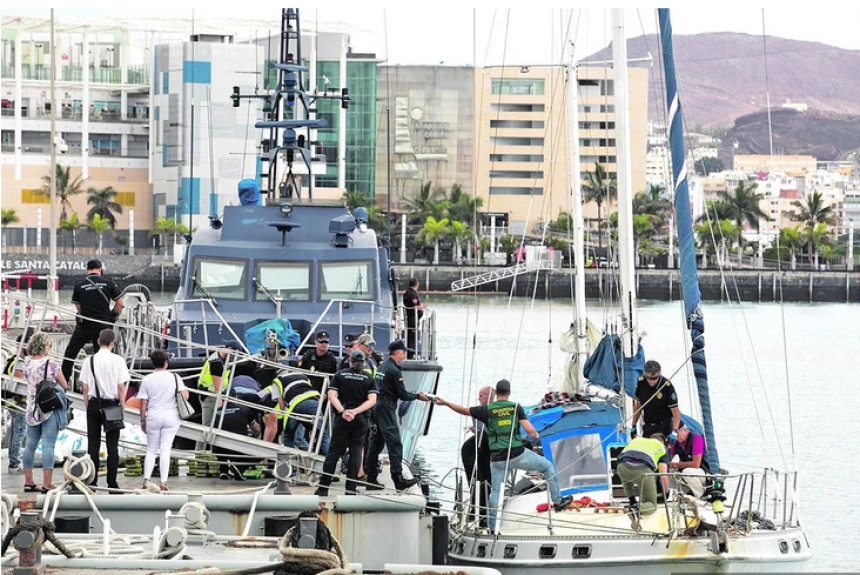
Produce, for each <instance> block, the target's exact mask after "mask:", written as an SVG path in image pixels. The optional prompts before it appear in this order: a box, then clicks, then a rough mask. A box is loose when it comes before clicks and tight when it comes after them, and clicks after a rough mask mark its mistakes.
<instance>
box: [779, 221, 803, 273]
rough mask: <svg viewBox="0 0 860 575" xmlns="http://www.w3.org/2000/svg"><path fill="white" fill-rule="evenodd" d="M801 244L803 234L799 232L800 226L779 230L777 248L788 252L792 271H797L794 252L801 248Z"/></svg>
mask: <svg viewBox="0 0 860 575" xmlns="http://www.w3.org/2000/svg"><path fill="white" fill-rule="evenodd" d="M803 244H804V240H803V233H802V232H801V231H800V225H797V226H794V227H793V228H782V229H781V230H779V246H780V247H781V248H786V249H787V250H788V253H789V256H790V258H791V269H792V270H796V269H797V257H796V252H797V250H799V249H801V248H802V247H803Z"/></svg>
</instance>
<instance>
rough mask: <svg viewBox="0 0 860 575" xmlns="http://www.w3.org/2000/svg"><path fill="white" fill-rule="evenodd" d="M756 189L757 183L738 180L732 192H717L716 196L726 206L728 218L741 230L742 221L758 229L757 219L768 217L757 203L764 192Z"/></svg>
mask: <svg viewBox="0 0 860 575" xmlns="http://www.w3.org/2000/svg"><path fill="white" fill-rule="evenodd" d="M757 189H758V184H757V183H755V182H753V183H752V184H750V185H746V184H745V183H744V182H738V185H737V187H735V189H734V192H728V191H724V190H720V191H719V192H717V196H718V197H719V198H720V200H722V202H723V203H724V204H725V206H726V209H727V211H728V216H729V218H730V219H731V220H732V221H734V222H735V225H736V226H737V227H738V228H740V229H741V230H743V228H744V223H748V224H749V225H750V226H751V227H753V228H755V229H758V227H759V220H760V219H762V218H767V217H768V216H767V214H766V213H764V211H762V209H761V206H760V205H759V202H761V200H762V199H764V194H762V193H760V192H757V191H756V190H757Z"/></svg>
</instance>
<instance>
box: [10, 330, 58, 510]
mask: <svg viewBox="0 0 860 575" xmlns="http://www.w3.org/2000/svg"><path fill="white" fill-rule="evenodd" d="M50 351H51V340H49V339H48V336H46V335H45V334H44V333H36V334H34V335H33V337H31V338H30V341H29V342H28V343H27V359H25V360H24V365H23V366H22V369H21V372H22V375H23V377H24V379H25V380H26V381H27V409H26V422H27V446H26V447H25V448H24V491H41V492H42V493H47V492H48V491H49V490H51V489H54V484H53V483H52V481H53V479H54V444H55V443H56V442H57V435H58V434H59V433H60V430H61V429H63V428H65V427H66V423H68V422H67V420H66V405H64V406H63V407H62V408H59V409H54V410H52V411H48V412H43V411H42V410H41V409H39V405H38V403H37V401H36V389H37V388H38V387H39V383H40V382H41V381H43V380H48V381H53V382H55V385H59V386H60V387H61V388H62V389H63V390H66V389H67V384H66V378H65V377H63V372H62V370H61V368H60V365H59V364H58V363H57V362H56V361H54V360H52V359H51V358H50V357H48V354H49V353H50ZM63 397H64V396H63ZM40 441H41V442H42V486H41V487H37V486H36V481H35V480H34V479H33V465H34V463H35V459H36V447H37V446H38V445H39V442H40Z"/></svg>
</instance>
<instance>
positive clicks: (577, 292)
mask: <svg viewBox="0 0 860 575" xmlns="http://www.w3.org/2000/svg"><path fill="white" fill-rule="evenodd" d="M574 58H575V54H574V50H573V47H572V46H571V50H570V66H569V69H568V73H567V102H568V106H569V112H568V120H567V123H568V131H569V132H570V186H571V191H570V193H571V204H572V211H573V213H572V214H571V219H572V220H573V224H572V226H573V230H572V231H573V258H574V259H573V261H574V273H575V276H574V282H573V297H574V300H575V301H576V320H575V325H576V387H577V391H581V390H582V387H583V386H584V385H585V376H584V375H583V374H582V367H583V365H585V360H586V359H587V358H588V349H587V341H586V333H587V332H586V323H587V320H586V317H585V230H584V224H583V216H582V173H581V169H580V165H579V100H578V97H577V95H578V92H579V89H578V88H579V82H578V80H577V76H576V64H575V62H574Z"/></svg>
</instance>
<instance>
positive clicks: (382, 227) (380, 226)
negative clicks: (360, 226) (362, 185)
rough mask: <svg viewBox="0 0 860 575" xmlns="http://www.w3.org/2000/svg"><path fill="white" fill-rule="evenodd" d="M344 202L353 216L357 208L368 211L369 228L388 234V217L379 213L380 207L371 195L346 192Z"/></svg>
mask: <svg viewBox="0 0 860 575" xmlns="http://www.w3.org/2000/svg"><path fill="white" fill-rule="evenodd" d="M343 201H344V203H345V204H346V207H347V208H348V209H349V211H350V212H352V213H353V214H354V213H355V209H356V208H364V209H366V210H367V227H369V228H370V229H372V230H375V231H377V232H379V233H388V220H387V217H386V216H385V215H383V214H381V213H379V207H378V206H377V205H376V202H374V201H373V199H372V198H371V197H370V194H367V193H365V192H346V193H345V194H344V195H343Z"/></svg>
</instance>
